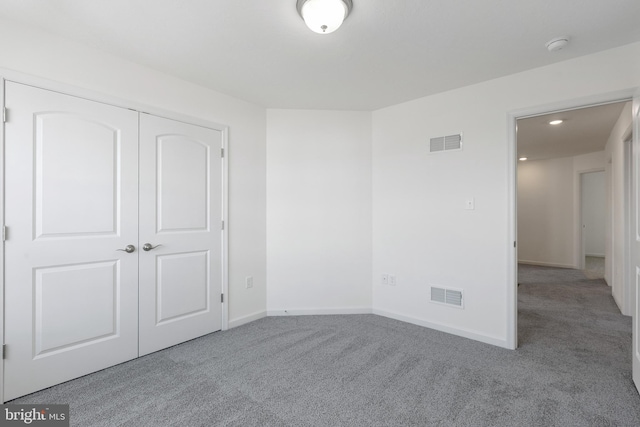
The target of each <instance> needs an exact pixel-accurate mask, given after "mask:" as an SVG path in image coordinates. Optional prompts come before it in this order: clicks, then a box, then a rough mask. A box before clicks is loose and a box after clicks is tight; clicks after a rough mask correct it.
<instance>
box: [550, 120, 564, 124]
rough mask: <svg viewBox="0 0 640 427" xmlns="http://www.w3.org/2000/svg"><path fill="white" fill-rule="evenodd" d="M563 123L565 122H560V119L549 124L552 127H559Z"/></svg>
mask: <svg viewBox="0 0 640 427" xmlns="http://www.w3.org/2000/svg"><path fill="white" fill-rule="evenodd" d="M562 122H564V120H560V119H558V120H551V121H550V122H549V124H550V125H552V126H557V125H559V124H560V123H562Z"/></svg>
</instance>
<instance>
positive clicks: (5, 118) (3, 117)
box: [2, 107, 7, 123]
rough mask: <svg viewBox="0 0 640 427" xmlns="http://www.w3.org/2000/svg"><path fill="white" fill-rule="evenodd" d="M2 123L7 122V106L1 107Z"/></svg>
mask: <svg viewBox="0 0 640 427" xmlns="http://www.w3.org/2000/svg"><path fill="white" fill-rule="evenodd" d="M2 123H7V107H2Z"/></svg>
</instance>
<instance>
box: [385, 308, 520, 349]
mask: <svg viewBox="0 0 640 427" xmlns="http://www.w3.org/2000/svg"><path fill="white" fill-rule="evenodd" d="M373 314H376V315H378V316H383V317H388V318H389V319H394V320H399V321H401V322H406V323H411V324H414V325H418V326H423V327H425V328H429V329H435V330H436V331H441V332H446V333H448V334H452V335H457V336H459V337H463V338H469V339H472V340H475V341H480V342H483V343H486V344H492V345H495V346H498V347H502V348H506V349H509V350H512V348H511V346H510V345H509V342H508V340H504V339H501V338H498V337H494V336H491V335H486V334H483V333H480V332H477V331H472V330H469V329H462V328H456V327H454V326H450V325H446V324H444V323H437V322H429V321H427V320H421V319H416V318H415V317H410V316H405V315H403V314H397V313H394V312H391V311H386V310H378V309H374V310H373Z"/></svg>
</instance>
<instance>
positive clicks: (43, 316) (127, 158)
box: [4, 83, 138, 400]
mask: <svg viewBox="0 0 640 427" xmlns="http://www.w3.org/2000/svg"><path fill="white" fill-rule="evenodd" d="M6 107H7V108H8V122H7V123H6V152H5V164H6V190H5V200H6V207H5V209H6V214H5V215H6V221H5V222H6V226H7V228H8V233H7V241H6V242H5V271H6V276H5V297H6V299H5V322H6V323H5V329H6V332H5V334H6V338H5V342H6V344H7V358H6V360H5V361H4V363H5V365H4V367H5V371H4V372H5V384H4V386H5V389H4V391H5V395H4V397H5V399H6V400H10V399H13V398H15V397H18V396H22V395H24V394H27V393H30V392H33V391H36V390H39V389H42V388H45V387H48V386H51V385H54V384H57V383H60V382H63V381H66V380H69V379H72V378H76V377H79V376H81V375H85V374H87V373H90V372H94V371H97V370H99V369H102V368H105V367H108V366H111V365H114V364H117V363H120V362H123V361H126V360H129V359H132V358H135V357H136V356H137V355H138V277H137V276H138V259H137V258H138V256H137V255H138V254H137V250H136V251H135V252H133V253H127V252H124V251H118V249H123V248H125V247H126V246H127V245H136V246H137V237H138V236H137V232H138V229H137V218H138V215H137V213H138V212H137V204H138V190H137V189H138V179H137V162H138V152H137V133H138V132H137V129H138V127H137V124H138V123H137V122H138V115H137V113H136V112H133V111H129V110H127V109H122V108H116V107H112V106H108V105H105V104H101V103H97V102H92V101H87V100H84V99H80V98H76V97H73V96H68V95H62V94H60V93H56V92H51V91H47V90H42V89H37V88H33V87H30V86H26V85H21V84H17V83H7V84H6Z"/></svg>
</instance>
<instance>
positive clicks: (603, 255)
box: [584, 254, 606, 258]
mask: <svg viewBox="0 0 640 427" xmlns="http://www.w3.org/2000/svg"><path fill="white" fill-rule="evenodd" d="M584 256H590V257H593V258H604V257H606V255H605V254H584Z"/></svg>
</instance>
